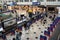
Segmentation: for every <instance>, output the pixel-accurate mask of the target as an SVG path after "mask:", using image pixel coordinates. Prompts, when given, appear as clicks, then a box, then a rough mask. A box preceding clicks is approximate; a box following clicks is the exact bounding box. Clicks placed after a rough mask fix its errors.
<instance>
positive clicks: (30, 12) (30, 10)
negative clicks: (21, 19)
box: [28, 8, 33, 18]
mask: <svg viewBox="0 0 60 40" xmlns="http://www.w3.org/2000/svg"><path fill="white" fill-rule="evenodd" d="M28 14H29V17H30V18H32V14H33V10H32V9H30V8H29V10H28Z"/></svg>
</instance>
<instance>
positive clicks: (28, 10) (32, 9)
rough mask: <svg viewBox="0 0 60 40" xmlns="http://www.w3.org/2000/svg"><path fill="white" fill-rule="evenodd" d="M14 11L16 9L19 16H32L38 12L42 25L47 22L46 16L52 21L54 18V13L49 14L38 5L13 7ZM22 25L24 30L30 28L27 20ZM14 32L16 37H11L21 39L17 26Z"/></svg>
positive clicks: (16, 39) (4, 37) (14, 39)
mask: <svg viewBox="0 0 60 40" xmlns="http://www.w3.org/2000/svg"><path fill="white" fill-rule="evenodd" d="M15 11H16V13H17V15H18V17H20V16H21V18H22V17H23V16H28V17H30V18H32V16H33V15H36V14H40V16H42V18H41V21H40V22H41V23H42V24H43V25H44V24H46V23H47V19H46V18H47V17H49V18H50V19H51V20H52V21H53V20H54V19H55V18H56V14H53V15H52V14H51V15H49V14H48V13H47V12H46V10H45V8H40V7H38V6H21V7H19V8H18V10H17V9H16V8H15ZM19 12H20V13H19ZM25 14H26V15H25ZM27 14H28V15H27ZM23 26H24V28H25V30H28V29H30V25H29V23H27V22H26V24H24V25H23ZM14 32H15V35H16V38H13V40H21V35H22V32H21V31H20V32H19V28H17V30H15V31H14ZM2 37H3V39H4V40H5V39H6V36H2Z"/></svg>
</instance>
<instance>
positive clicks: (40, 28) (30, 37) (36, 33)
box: [7, 17, 52, 40]
mask: <svg viewBox="0 0 60 40" xmlns="http://www.w3.org/2000/svg"><path fill="white" fill-rule="evenodd" d="M44 19H46V20H47V23H46V24H44V25H43V23H41V20H38V21H36V22H35V23H33V24H32V25H31V26H30V29H29V30H26V31H25V30H24V27H23V30H22V37H21V40H40V35H44V30H47V27H49V26H50V25H49V24H51V23H52V21H51V19H49V18H48V17H47V18H44ZM15 37H16V36H15V35H12V36H11V35H10V34H8V35H7V40H12V39H13V38H15ZM47 40H48V39H47Z"/></svg>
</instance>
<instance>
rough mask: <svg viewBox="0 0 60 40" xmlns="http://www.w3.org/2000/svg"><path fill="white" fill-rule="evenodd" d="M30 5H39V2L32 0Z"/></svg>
mask: <svg viewBox="0 0 60 40" xmlns="http://www.w3.org/2000/svg"><path fill="white" fill-rule="evenodd" d="M32 5H35V6H36V5H40V2H32Z"/></svg>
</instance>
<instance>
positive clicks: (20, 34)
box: [19, 32, 22, 40]
mask: <svg viewBox="0 0 60 40" xmlns="http://www.w3.org/2000/svg"><path fill="white" fill-rule="evenodd" d="M21 36H22V32H19V39H20V40H21Z"/></svg>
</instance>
